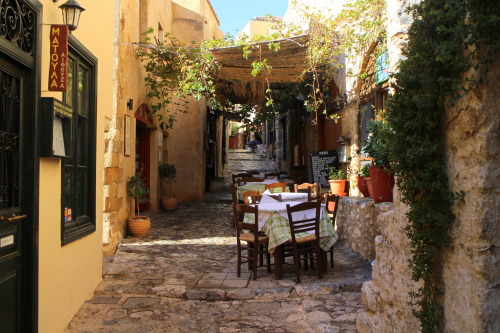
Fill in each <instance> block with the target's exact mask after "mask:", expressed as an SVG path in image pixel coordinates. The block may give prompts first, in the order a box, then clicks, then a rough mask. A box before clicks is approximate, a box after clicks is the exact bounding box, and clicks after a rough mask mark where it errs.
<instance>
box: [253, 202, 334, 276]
mask: <svg viewBox="0 0 500 333" xmlns="http://www.w3.org/2000/svg"><path fill="white" fill-rule="evenodd" d="M299 203H300V202H276V203H274V202H273V203H261V204H258V207H259V221H258V224H259V227H258V229H259V231H262V232H264V233H265V234H266V235H267V236H268V237H269V245H268V249H269V253H272V254H274V265H275V272H274V274H275V278H276V279H277V280H279V279H281V274H282V260H281V245H282V244H284V243H286V242H287V241H288V240H289V239H291V238H292V234H291V231H290V223H289V222H288V214H287V211H286V205H287V204H289V205H290V206H295V205H297V204H299ZM244 221H245V222H246V223H255V221H254V216H253V215H252V214H245V217H244ZM306 235H307V234H306V233H304V234H298V235H297V236H298V237H304V236H306ZM319 237H320V247H321V249H322V250H324V251H328V250H329V249H330V248H331V247H332V246H333V244H335V242H336V241H337V239H338V236H337V233H336V231H335V228H334V227H333V223H332V220H331V219H330V217H329V216H328V212H327V211H326V207H325V205H321V210H320V220H319ZM325 259H326V256H325ZM323 267H326V264H325V263H324V264H323Z"/></svg>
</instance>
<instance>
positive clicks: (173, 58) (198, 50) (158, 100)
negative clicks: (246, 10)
mask: <svg viewBox="0 0 500 333" xmlns="http://www.w3.org/2000/svg"><path fill="white" fill-rule="evenodd" d="M292 5H293V6H297V4H296V3H294V4H292ZM302 9H303V11H302V13H301V14H300V15H301V16H302V17H303V19H304V20H305V21H307V22H308V23H307V24H306V25H305V26H304V27H300V26H297V25H293V24H284V23H283V22H282V21H279V20H278V19H276V18H270V19H272V20H273V21H275V22H276V24H275V26H274V28H273V30H272V31H273V32H272V33H270V34H268V35H257V36H254V37H252V38H249V37H248V36H245V35H239V36H237V37H234V38H233V37H231V36H229V35H227V36H225V37H224V38H222V39H216V40H207V41H202V42H193V43H191V44H188V45H185V44H183V43H181V42H180V41H179V40H177V39H176V38H174V37H173V36H171V35H170V34H167V35H166V36H165V38H164V40H159V39H158V38H151V37H150V36H151V35H152V33H153V29H149V30H148V31H147V32H146V33H145V34H144V35H143V40H142V41H140V42H138V43H137V46H138V47H137V51H136V54H137V56H138V58H139V59H140V60H141V61H142V62H143V64H144V68H145V70H146V78H145V83H146V86H147V87H148V89H149V92H148V97H149V98H150V99H151V101H152V105H151V109H152V113H153V114H154V115H155V116H156V118H157V119H158V120H159V122H160V125H161V126H162V127H163V128H164V129H168V128H172V126H173V124H174V122H175V117H176V115H177V114H178V113H187V112H188V108H187V97H188V96H193V97H194V98H196V99H201V98H202V97H205V98H206V99H207V100H208V102H209V104H210V105H211V106H212V107H214V108H219V109H231V108H232V104H231V103H229V102H228V101H227V100H225V99H224V98H223V96H220V95H218V94H217V87H218V85H219V84H221V81H220V80H219V78H218V76H217V73H218V67H217V62H216V55H215V54H216V52H217V48H222V47H230V46H241V48H242V57H243V58H248V57H249V56H250V54H252V53H253V52H260V51H261V48H262V45H261V44H259V43H260V42H264V41H276V40H278V39H280V38H287V37H290V36H297V35H300V34H308V35H309V36H310V38H309V41H308V43H307V45H305V47H307V59H306V60H307V62H308V65H309V66H308V69H307V70H306V71H305V73H303V79H304V82H305V83H306V84H307V86H308V87H309V92H308V93H307V94H306V95H305V96H304V98H303V104H304V105H305V108H306V110H308V111H310V112H314V113H315V114H316V115H317V114H318V112H322V113H326V106H327V105H328V97H329V96H328V94H326V91H328V90H327V89H325V87H328V84H329V82H330V81H331V80H332V78H333V75H334V74H335V73H336V72H337V71H338V70H339V69H340V68H341V66H342V65H341V60H340V57H341V55H342V54H344V53H346V52H358V51H359V50H361V49H366V48H367V46H368V45H369V43H371V42H372V41H373V40H377V39H382V40H385V0H349V1H348V2H347V3H346V4H345V6H344V9H343V10H342V11H341V12H340V13H339V15H337V16H334V15H330V13H327V15H323V14H322V13H321V12H320V11H319V10H315V9H314V8H309V7H305V8H302ZM331 17H335V18H333V19H332V18H331ZM267 47H268V48H269V49H270V50H271V51H273V52H280V50H281V48H280V42H269V43H268V44H267ZM272 70H273V69H272V66H271V65H269V64H268V61H267V59H265V58H262V57H259V59H258V60H256V61H253V63H252V68H251V70H250V71H249V74H250V75H253V76H257V75H262V76H263V77H264V78H265V82H266V83H267V87H266V89H265V100H266V103H265V107H266V108H261V110H262V109H264V110H266V109H267V110H270V109H273V104H274V101H275V98H276V94H275V92H276V89H274V87H273V86H272V84H270V83H269V82H268V80H267V74H268V73H270V72H271V71H272ZM321 108H323V110H320V109H321ZM243 109H244V110H253V106H251V105H250V106H249V107H245V108H243ZM274 112H275V109H274Z"/></svg>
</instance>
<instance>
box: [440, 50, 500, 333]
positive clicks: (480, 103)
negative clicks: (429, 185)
mask: <svg viewBox="0 0 500 333" xmlns="http://www.w3.org/2000/svg"><path fill="white" fill-rule="evenodd" d="M494 59H495V62H494V63H493V64H492V66H491V67H490V71H489V73H488V76H487V79H486V80H485V81H484V84H483V85H482V86H481V87H480V88H479V89H476V90H474V91H473V92H471V93H469V94H468V95H467V96H465V97H464V98H462V99H461V100H460V101H459V102H458V103H457V104H456V105H455V107H452V108H449V109H448V110H447V112H446V120H445V121H446V122H445V124H446V125H445V130H446V142H447V153H448V155H447V165H448V172H449V178H450V186H451V190H452V191H453V192H457V191H464V192H465V197H464V200H463V201H457V203H456V205H455V207H454V213H455V216H456V220H455V221H454V223H453V225H452V227H451V231H450V235H451V239H452V242H451V246H450V248H449V250H448V251H447V252H446V253H444V256H443V279H444V282H445V291H446V292H445V295H444V311H445V325H446V331H447V332H500V316H499V313H500V312H499V311H500V310H499V309H500V289H499V286H500V231H499V227H498V226H499V220H500V219H499V216H500V214H499V211H500V199H499V198H500V187H499V186H498V183H499V181H500V168H499V165H500V163H499V162H500V158H499V156H500V145H499V143H500V113H499V107H498V102H499V97H500V85H499V84H498V77H499V75H500V54H497V55H496V57H495V58H494ZM470 74H471V75H473V73H470Z"/></svg>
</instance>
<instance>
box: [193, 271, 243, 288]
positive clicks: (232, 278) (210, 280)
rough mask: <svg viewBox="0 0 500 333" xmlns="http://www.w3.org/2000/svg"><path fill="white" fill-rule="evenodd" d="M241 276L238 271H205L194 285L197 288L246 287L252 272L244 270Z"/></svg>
mask: <svg viewBox="0 0 500 333" xmlns="http://www.w3.org/2000/svg"><path fill="white" fill-rule="evenodd" d="M240 275H241V277H238V276H237V274H236V272H226V273H204V274H203V275H202V276H201V277H200V279H199V280H198V282H196V284H195V285H194V287H193V289H195V288H208V289H210V288H222V289H227V288H246V287H247V286H248V281H249V279H250V276H251V275H252V274H251V273H250V272H242V273H241V274H240Z"/></svg>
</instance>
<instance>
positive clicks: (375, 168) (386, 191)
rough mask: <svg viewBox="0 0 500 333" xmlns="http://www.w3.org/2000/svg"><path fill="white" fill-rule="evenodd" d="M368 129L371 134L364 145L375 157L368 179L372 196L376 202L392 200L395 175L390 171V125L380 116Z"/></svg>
mask: <svg viewBox="0 0 500 333" xmlns="http://www.w3.org/2000/svg"><path fill="white" fill-rule="evenodd" d="M367 130H368V131H369V132H370V135H369V136H368V138H367V139H366V142H365V144H364V145H363V151H364V152H365V153H367V154H368V156H370V157H372V158H373V165H371V166H370V168H369V172H370V180H369V181H367V184H368V191H369V193H370V197H372V198H373V200H375V202H388V201H392V189H393V187H394V175H393V174H392V173H391V172H390V158H389V148H388V146H387V143H388V136H389V135H390V128H389V125H388V124H387V123H385V122H383V121H382V120H381V119H380V117H379V119H377V120H373V121H371V122H370V123H369V124H368V126H367Z"/></svg>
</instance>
